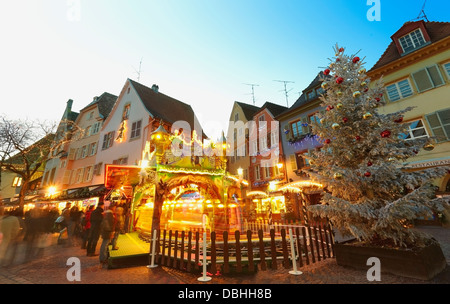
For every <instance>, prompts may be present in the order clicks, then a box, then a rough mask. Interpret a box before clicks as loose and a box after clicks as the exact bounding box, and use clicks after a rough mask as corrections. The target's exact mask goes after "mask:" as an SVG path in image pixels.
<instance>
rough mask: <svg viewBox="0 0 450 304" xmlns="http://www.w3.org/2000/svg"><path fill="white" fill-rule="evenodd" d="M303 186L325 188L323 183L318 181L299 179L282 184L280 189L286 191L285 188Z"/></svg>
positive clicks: (290, 188)
mask: <svg viewBox="0 0 450 304" xmlns="http://www.w3.org/2000/svg"><path fill="white" fill-rule="evenodd" d="M303 187H319V188H323V185H322V184H319V183H316V182H312V181H298V182H293V183H289V184H287V185H284V186H282V187H281V188H280V189H279V190H280V191H284V190H292V188H297V189H299V188H303Z"/></svg>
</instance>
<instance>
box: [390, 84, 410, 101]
mask: <svg viewBox="0 0 450 304" xmlns="http://www.w3.org/2000/svg"><path fill="white" fill-rule="evenodd" d="M386 92H387V94H388V97H389V100H390V101H397V100H399V99H402V98H406V97H409V96H411V95H413V90H412V88H411V84H410V83H409V80H408V79H404V80H402V81H399V82H396V83H393V84H391V85H388V86H387V87H386Z"/></svg>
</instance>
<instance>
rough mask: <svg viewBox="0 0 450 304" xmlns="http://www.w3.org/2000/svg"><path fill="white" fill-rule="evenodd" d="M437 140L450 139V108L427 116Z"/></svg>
mask: <svg viewBox="0 0 450 304" xmlns="http://www.w3.org/2000/svg"><path fill="white" fill-rule="evenodd" d="M426 118H427V121H428V124H429V125H430V127H431V132H433V135H434V136H435V137H436V141H437V142H442V141H447V140H450V108H449V109H445V110H442V111H438V112H435V113H432V114H429V115H427V116H426Z"/></svg>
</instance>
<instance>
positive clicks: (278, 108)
mask: <svg viewBox="0 0 450 304" xmlns="http://www.w3.org/2000/svg"><path fill="white" fill-rule="evenodd" d="M264 108H267V109H268V110H269V112H270V113H271V114H272V115H273V116H274V117H275V116H277V115H279V114H281V113H283V112H284V111H286V110H287V109H288V108H287V107H285V106H282V105H278V104H275V103H271V102H268V101H266V103H265V104H264V105H263V106H262V107H261V109H260V110H263V109H264Z"/></svg>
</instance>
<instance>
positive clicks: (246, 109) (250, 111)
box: [236, 101, 260, 121]
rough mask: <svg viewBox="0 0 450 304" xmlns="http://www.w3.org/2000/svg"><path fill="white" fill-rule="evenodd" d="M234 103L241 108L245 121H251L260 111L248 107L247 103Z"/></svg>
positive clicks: (250, 106)
mask: <svg viewBox="0 0 450 304" xmlns="http://www.w3.org/2000/svg"><path fill="white" fill-rule="evenodd" d="M236 103H237V104H238V105H239V106H240V107H241V109H242V112H244V115H245V118H246V119H247V121H249V120H252V119H253V115H254V114H255V113H256V112H258V111H259V110H260V108H259V107H257V106H254V105H250V104H248V103H243V102H239V101H236Z"/></svg>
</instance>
